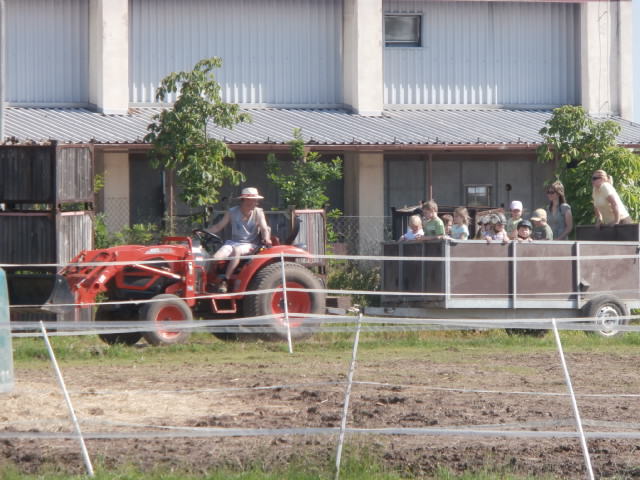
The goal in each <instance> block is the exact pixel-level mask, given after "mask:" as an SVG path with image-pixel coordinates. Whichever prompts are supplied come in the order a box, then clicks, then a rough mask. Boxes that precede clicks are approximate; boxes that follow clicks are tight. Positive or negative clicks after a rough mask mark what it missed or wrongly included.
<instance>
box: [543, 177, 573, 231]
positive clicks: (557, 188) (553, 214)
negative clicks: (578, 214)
mask: <svg viewBox="0 0 640 480" xmlns="http://www.w3.org/2000/svg"><path fill="white" fill-rule="evenodd" d="M547 198H548V199H549V205H548V206H547V223H548V224H549V226H550V227H551V231H552V232H553V239H554V240H567V239H568V237H569V234H570V233H571V230H573V215H572V213H571V207H570V206H569V204H568V203H567V202H566V200H565V198H564V185H562V183H560V182H559V181H555V182H553V183H552V184H551V185H549V186H548V187H547Z"/></svg>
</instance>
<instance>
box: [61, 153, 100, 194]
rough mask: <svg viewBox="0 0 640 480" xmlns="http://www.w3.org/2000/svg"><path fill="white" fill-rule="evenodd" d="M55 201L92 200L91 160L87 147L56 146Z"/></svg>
mask: <svg viewBox="0 0 640 480" xmlns="http://www.w3.org/2000/svg"><path fill="white" fill-rule="evenodd" d="M56 154H57V155H56V156H57V159H56V185H57V189H56V190H57V202H58V203H62V202H93V200H94V198H93V161H92V156H91V150H90V149H89V148H88V147H68V146H65V147H58V149H57V151H56Z"/></svg>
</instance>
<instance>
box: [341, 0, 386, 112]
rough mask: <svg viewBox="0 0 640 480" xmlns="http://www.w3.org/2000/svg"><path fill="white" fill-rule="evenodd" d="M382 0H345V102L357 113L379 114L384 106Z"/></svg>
mask: <svg viewBox="0 0 640 480" xmlns="http://www.w3.org/2000/svg"><path fill="white" fill-rule="evenodd" d="M383 20H384V19H383V15H382V0H344V14H343V28H344V32H343V41H344V48H343V52H344V56H343V60H342V62H343V65H342V69H343V91H344V103H345V104H347V105H349V106H350V107H351V108H352V109H353V111H354V112H355V113H357V114H359V115H366V116H379V115H381V113H382V109H383V107H384V97H383V83H384V77H383V69H382V58H383V48H384V39H383V37H382V35H383V33H382V32H383Z"/></svg>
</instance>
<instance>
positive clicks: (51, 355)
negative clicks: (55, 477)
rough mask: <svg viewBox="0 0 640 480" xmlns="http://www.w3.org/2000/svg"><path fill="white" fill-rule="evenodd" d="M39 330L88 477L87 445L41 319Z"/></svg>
mask: <svg viewBox="0 0 640 480" xmlns="http://www.w3.org/2000/svg"><path fill="white" fill-rule="evenodd" d="M40 330H41V331H42V338H44V343H45V345H46V346H47V351H48V352H49V358H51V364H52V365H53V369H54V370H55V372H56V377H57V378H58V383H59V384H60V388H61V389H62V394H63V395H64V399H65V401H66V403H67V408H68V409H69V415H70V416H71V422H72V423H73V428H74V429H75V431H76V435H77V436H78V441H79V442H80V450H81V451H82V458H83V460H84V465H85V467H86V468H87V474H88V475H89V476H90V477H93V476H94V473H93V465H91V459H90V458H89V452H88V451H87V446H86V445H85V443H84V437H83V436H82V431H81V430H80V424H79V423H78V418H77V417H76V412H75V410H74V409H73V405H72V404H71V398H70V397H69V392H68V391H67V386H66V385H65V384H64V379H63V378H62V372H60V368H59V367H58V361H57V360H56V356H55V354H54V353H53V348H51V343H50V342H49V336H48V335H47V329H46V328H45V327H44V322H42V321H40Z"/></svg>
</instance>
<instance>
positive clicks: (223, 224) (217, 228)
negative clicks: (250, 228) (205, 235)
mask: <svg viewBox="0 0 640 480" xmlns="http://www.w3.org/2000/svg"><path fill="white" fill-rule="evenodd" d="M229 218H230V217H229V212H228V211H227V212H225V213H224V216H223V217H222V220H220V221H219V222H218V223H216V224H214V225H211V226H210V227H209V228H207V229H205V230H206V231H207V232H209V233H218V232H220V231H221V230H222V229H223V228H224V227H226V226H227V224H228V223H229Z"/></svg>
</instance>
